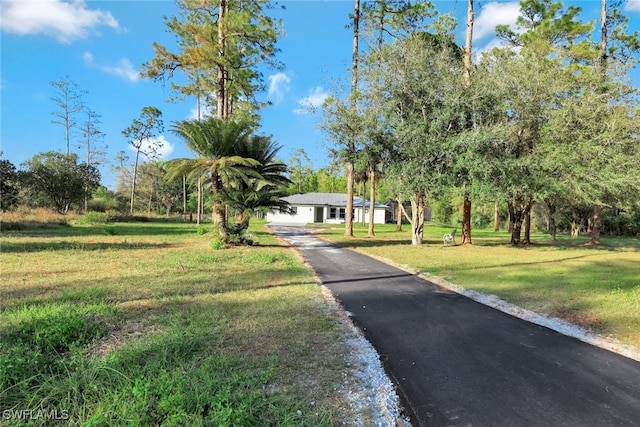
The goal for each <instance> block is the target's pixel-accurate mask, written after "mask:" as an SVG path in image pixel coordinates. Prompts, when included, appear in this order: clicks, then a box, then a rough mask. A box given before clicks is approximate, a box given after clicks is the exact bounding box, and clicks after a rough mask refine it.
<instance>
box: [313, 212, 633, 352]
mask: <svg viewBox="0 0 640 427" xmlns="http://www.w3.org/2000/svg"><path fill="white" fill-rule="evenodd" d="M404 228H405V231H402V232H397V231H395V225H388V224H387V225H384V226H382V225H380V226H376V237H374V238H369V237H367V230H366V228H364V227H362V225H355V227H354V233H355V235H356V237H355V238H354V239H349V238H345V237H344V228H343V227H341V226H333V227H320V228H317V229H316V232H317V233H318V235H319V236H321V237H323V238H326V239H329V240H332V241H335V242H339V243H341V244H343V245H345V246H350V247H353V248H356V249H358V250H360V251H362V252H364V253H368V254H371V255H375V256H377V257H381V258H383V259H387V260H391V261H393V262H394V263H396V264H399V265H401V266H407V267H411V268H412V269H414V270H417V271H418V272H421V273H424V274H430V275H433V276H437V277H440V278H443V279H445V280H447V281H448V282H451V283H453V284H456V285H460V286H462V287H464V288H467V289H472V290H475V291H479V292H482V293H486V294H492V295H496V296H498V297H500V298H501V299H503V300H505V301H508V302H510V303H513V304H515V305H518V306H520V307H524V308H527V309H530V310H533V311H535V312H538V313H540V314H545V315H548V316H552V317H557V318H561V319H563V320H568V321H569V322H571V323H574V324H576V325H579V326H582V327H584V328H586V329H588V330H590V331H591V332H593V333H596V334H599V335H604V336H606V337H609V338H613V339H616V340H618V341H620V342H622V343H624V344H627V345H631V346H633V347H635V348H636V349H638V350H640V241H639V240H638V239H632V238H608V237H606V236H605V237H603V238H602V242H603V243H602V245H600V246H597V247H593V246H588V245H587V243H588V241H589V239H588V237H587V236H582V237H579V238H576V239H573V238H571V237H569V236H564V235H559V236H558V241H556V242H550V241H549V238H548V235H545V234H536V233H534V234H533V235H532V240H533V245H530V246H525V247H512V246H511V245H510V244H509V237H510V235H509V234H508V233H506V232H493V231H488V230H473V231H472V241H473V243H474V244H473V246H461V245H458V246H453V245H449V246H447V247H444V246H443V242H442V235H443V234H444V233H450V232H451V231H452V230H453V227H441V226H438V225H435V224H428V225H426V226H425V231H424V233H425V244H424V245H423V246H421V247H412V246H411V235H410V231H409V227H408V226H405V227H404ZM459 233H460V229H458V235H459ZM457 241H458V244H459V243H460V237H458V238H457Z"/></svg>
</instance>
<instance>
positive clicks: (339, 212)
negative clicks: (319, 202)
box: [329, 208, 347, 219]
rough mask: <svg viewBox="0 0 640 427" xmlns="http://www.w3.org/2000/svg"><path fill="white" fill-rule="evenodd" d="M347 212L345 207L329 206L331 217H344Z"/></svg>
mask: <svg viewBox="0 0 640 427" xmlns="http://www.w3.org/2000/svg"><path fill="white" fill-rule="evenodd" d="M346 212H347V210H346V209H345V208H329V219H344V218H345V216H346Z"/></svg>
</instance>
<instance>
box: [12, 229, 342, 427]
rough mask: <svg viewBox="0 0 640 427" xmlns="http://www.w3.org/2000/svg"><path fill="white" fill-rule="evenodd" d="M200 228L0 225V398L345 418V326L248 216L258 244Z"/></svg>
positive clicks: (262, 417) (312, 419)
mask: <svg viewBox="0 0 640 427" xmlns="http://www.w3.org/2000/svg"><path fill="white" fill-rule="evenodd" d="M196 231H197V228H196V226H195V225H192V224H181V223H169V222H159V223H153V222H150V223H116V224H107V225H96V226H74V227H49V228H45V229H41V228H37V227H29V228H28V229H27V230H26V231H10V232H4V233H2V235H0V245H1V253H0V265H1V267H0V268H1V270H0V277H1V283H0V407H1V409H2V410H3V411H13V412H11V414H14V415H15V414H23V415H24V414H25V412H21V411H37V410H47V411H50V412H48V413H49V414H52V413H53V414H57V415H58V416H59V417H65V419H64V424H65V425H81V424H82V425H159V424H163V425H238V426H240V425H243V426H244V425H335V424H337V423H341V422H342V420H343V419H344V417H346V416H349V408H348V405H347V404H346V403H345V400H344V398H343V396H341V395H340V394H339V392H338V391H337V390H340V388H341V381H344V379H345V377H344V373H345V372H346V370H347V368H348V366H347V365H348V362H347V358H346V356H345V351H346V350H345V346H344V344H343V343H344V339H342V337H343V335H342V334H343V332H342V331H343V329H342V327H340V326H339V321H338V319H337V317H336V315H335V314H333V313H332V312H330V311H328V310H327V305H326V302H325V301H324V299H323V297H322V295H321V293H320V289H319V287H318V286H317V285H316V284H315V282H314V280H313V278H312V276H311V274H310V272H309V270H308V269H307V268H306V267H305V266H304V265H303V264H302V262H301V260H300V259H299V258H298V256H297V255H296V253H295V252H293V251H292V250H291V249H288V248H286V247H283V246H282V245H281V243H279V241H278V240H276V239H275V238H274V237H273V236H272V235H270V234H268V233H267V232H266V230H265V228H264V225H263V223H260V222H256V225H255V227H254V228H253V229H252V233H253V234H254V236H255V237H256V238H257V240H258V242H259V246H255V247H233V248H229V249H224V250H214V249H212V247H211V242H212V241H213V240H214V236H213V235H212V233H207V234H204V235H199V234H198V233H197V232H196ZM55 411H57V412H55ZM4 414H6V412H5V413H4ZM17 416H18V415H15V416H13V417H11V419H10V420H8V421H7V418H6V417H4V418H3V419H0V424H2V423H8V425H13V424H12V423H15V422H16V420H17ZM47 423H48V422H47V419H46V418H43V417H36V418H34V419H31V420H28V422H27V424H28V425H47Z"/></svg>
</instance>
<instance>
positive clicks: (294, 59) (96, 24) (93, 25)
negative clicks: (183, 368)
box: [0, 0, 640, 187]
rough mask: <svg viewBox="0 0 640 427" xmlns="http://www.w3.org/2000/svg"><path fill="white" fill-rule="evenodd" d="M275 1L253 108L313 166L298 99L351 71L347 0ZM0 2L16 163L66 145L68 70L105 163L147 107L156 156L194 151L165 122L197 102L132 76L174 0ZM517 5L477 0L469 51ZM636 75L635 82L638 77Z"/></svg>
mask: <svg viewBox="0 0 640 427" xmlns="http://www.w3.org/2000/svg"><path fill="white" fill-rule="evenodd" d="M574 3H575V4H578V5H579V6H581V7H582V8H583V9H584V15H583V19H585V20H596V19H597V18H598V16H599V8H600V1H599V0H593V1H581V2H574ZM280 4H282V5H284V6H285V7H286V9H285V10H279V9H278V10H274V11H273V13H274V14H275V15H277V17H278V18H281V19H282V21H283V25H284V30H285V31H286V35H285V36H283V37H282V38H281V39H280V41H279V42H278V47H279V48H280V49H281V53H280V54H279V59H280V61H282V62H283V63H284V64H285V69H284V70H281V71H277V70H269V69H265V70H262V71H263V73H264V76H265V82H266V84H267V90H266V91H265V92H264V93H262V94H260V97H259V99H261V100H263V101H266V100H269V101H271V102H272V105H271V106H270V107H267V108H266V109H264V110H263V111H262V113H261V115H262V122H261V125H262V128H261V132H262V133H265V134H269V135H272V136H273V138H274V140H275V141H276V142H277V143H278V144H280V145H282V146H283V148H282V149H281V151H280V157H281V158H282V159H283V160H285V161H287V160H288V159H289V158H290V157H291V155H292V154H293V152H294V151H295V150H296V149H298V148H303V149H304V150H305V151H306V153H307V154H308V156H309V157H310V159H311V161H312V165H313V167H314V168H319V167H322V166H325V165H326V164H327V163H328V162H329V158H328V155H327V153H328V150H327V146H328V145H330V142H328V141H326V136H325V135H324V134H323V133H322V132H321V131H320V130H319V129H318V124H319V120H320V118H321V115H320V114H319V113H315V114H314V113H312V112H310V111H309V109H308V108H305V107H308V106H319V105H321V103H322V101H324V99H325V98H326V97H327V96H328V94H329V93H330V92H332V91H333V90H334V88H335V87H336V81H338V80H340V79H348V78H349V74H348V70H349V67H350V62H351V37H352V35H351V30H349V29H347V28H345V26H346V25H347V24H348V23H349V22H348V21H349V14H350V13H351V12H352V10H353V1H352V0H344V1H343V0H326V1H309V0H298V1H293V0H290V1H287V0H285V1H281V2H280ZM435 4H436V7H437V9H438V10H439V12H440V13H451V14H454V15H456V16H459V17H460V19H459V22H460V26H459V29H458V31H457V34H459V38H460V41H461V43H462V40H463V39H464V15H465V13H466V1H465V0H458V1H438V2H436V3H435ZM0 7H1V8H2V9H1V12H2V13H1V15H0V26H1V33H0V67H1V76H0V102H1V104H0V151H2V152H3V156H2V157H3V158H5V159H8V160H10V161H11V162H12V163H14V164H15V165H16V166H19V165H20V164H21V163H22V162H24V161H25V160H27V159H29V158H31V157H32V156H33V155H34V154H37V153H38V152H42V151H50V150H58V151H64V149H65V142H64V128H63V127H62V126H61V125H57V124H53V123H52V122H51V120H52V119H53V117H52V115H51V113H52V112H53V111H56V106H55V103H54V101H52V99H51V98H52V97H53V96H55V94H56V90H55V89H54V87H52V86H51V85H50V82H51V81H53V80H60V79H62V78H66V77H68V78H69V80H72V81H73V82H75V83H76V84H77V86H78V88H79V89H81V90H84V91H86V92H87V93H86V94H85V95H83V100H84V102H85V104H86V105H87V107H89V108H91V109H92V110H93V111H95V112H96V113H98V114H99V115H100V116H101V118H100V121H101V123H100V125H99V127H100V129H101V130H102V131H103V132H104V133H105V134H106V135H105V137H104V139H103V140H102V142H101V144H102V145H105V146H107V147H108V149H107V160H108V161H110V162H112V163H115V157H116V154H117V153H118V152H119V151H121V150H124V151H126V152H127V154H128V155H129V156H130V157H133V155H134V153H133V152H132V151H130V150H129V148H128V145H127V141H126V139H125V138H124V137H123V136H122V134H121V131H122V130H123V129H125V128H126V127H128V126H129V125H130V124H131V121H132V120H133V119H134V118H137V117H139V115H140V111H141V109H142V107H145V106H155V107H157V108H159V109H160V110H161V111H162V112H163V119H164V122H165V132H164V133H163V134H162V135H161V136H160V138H161V139H162V141H163V142H164V146H165V149H164V151H163V153H162V154H163V158H165V159H171V158H178V157H192V154H191V153H190V152H189V151H188V150H187V149H186V148H185V147H184V144H183V142H182V141H181V140H180V139H179V138H177V137H176V136H174V135H173V134H171V133H170V132H169V131H168V130H167V129H168V128H170V127H171V123H172V122H174V121H177V120H183V119H188V118H191V117H193V115H194V110H195V100H194V99H187V100H185V101H183V102H180V103H168V102H167V99H168V98H169V96H170V95H171V92H170V90H169V87H168V85H166V86H163V85H162V84H161V83H157V82H153V81H150V80H147V79H141V78H140V77H139V75H138V72H139V70H140V65H141V64H142V63H144V62H146V61H149V60H150V59H151V58H153V55H154V53H153V49H152V44H153V42H159V43H161V44H164V45H165V46H167V47H169V48H170V49H173V46H174V41H175V38H174V36H173V35H172V34H170V33H168V32H167V31H166V26H165V24H164V19H163V17H164V16H173V15H175V14H176V13H177V8H176V6H175V4H174V2H173V1H172V0H130V1H126V0H120V1H115V0H114V1H82V0H73V1H65V0H2V2H1V3H0ZM624 8H625V10H626V13H627V14H628V16H629V17H630V22H631V26H632V28H633V29H636V30H638V29H640V0H629V1H627V3H626V4H625V6H624ZM517 15H518V3H517V2H504V1H501V2H490V1H483V2H481V1H478V0H476V26H475V34H474V49H476V50H481V49H486V48H487V47H490V46H492V45H494V44H495V43H496V40H495V37H494V33H493V29H494V28H495V25H497V24H500V23H513V22H514V21H515V19H516V17H517ZM596 25H597V26H598V29H599V23H596ZM636 71H637V70H636ZM636 74H638V73H636ZM633 77H634V80H635V81H636V85H639V83H640V77H639V76H638V75H634V76H633ZM75 151H76V152H77V151H78V150H77V149H76V150H75ZM101 172H102V176H103V182H104V183H105V184H106V185H108V186H110V187H112V186H113V185H114V182H115V179H114V176H113V173H112V172H111V169H110V167H109V166H108V165H105V166H104V167H102V168H101Z"/></svg>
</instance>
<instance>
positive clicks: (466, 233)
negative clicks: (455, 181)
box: [462, 191, 472, 245]
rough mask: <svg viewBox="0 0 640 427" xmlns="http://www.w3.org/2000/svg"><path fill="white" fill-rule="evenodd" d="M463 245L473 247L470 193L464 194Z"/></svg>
mask: <svg viewBox="0 0 640 427" xmlns="http://www.w3.org/2000/svg"><path fill="white" fill-rule="evenodd" d="M462 244H463V245H471V244H472V243H471V200H470V199H469V192H468V191H465V192H464V201H463V202H462Z"/></svg>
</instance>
